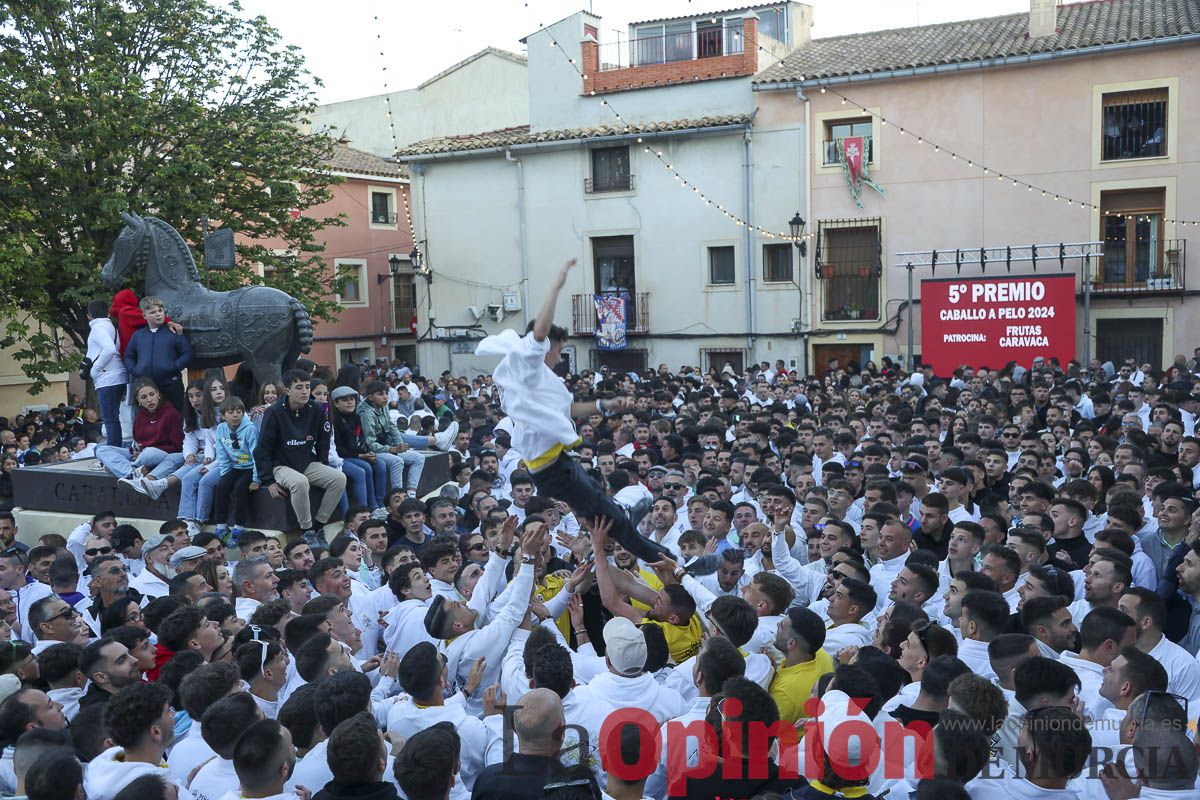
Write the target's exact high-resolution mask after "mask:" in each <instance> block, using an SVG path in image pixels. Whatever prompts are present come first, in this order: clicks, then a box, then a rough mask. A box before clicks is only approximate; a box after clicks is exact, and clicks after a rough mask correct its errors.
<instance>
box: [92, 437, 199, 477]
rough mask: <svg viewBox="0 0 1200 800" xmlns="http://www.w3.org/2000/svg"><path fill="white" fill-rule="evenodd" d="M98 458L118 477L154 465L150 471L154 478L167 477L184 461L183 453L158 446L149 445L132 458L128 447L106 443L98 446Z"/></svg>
mask: <svg viewBox="0 0 1200 800" xmlns="http://www.w3.org/2000/svg"><path fill="white" fill-rule="evenodd" d="M96 458H98V459H99V460H100V463H101V464H103V465H104V466H105V467H107V468H108V471H109V472H111V473H112V474H113V475H116V476H117V477H118V478H125V477H129V476H130V475H132V474H133V473H134V472H135V471H137V470H140V469H141V468H142V467H153V468H154V469H153V470H151V472H150V476H151V477H153V478H165V477H166V476H168V475H171V474H172V473H174V472H175V470H176V469H178V468H179V465H180V464H182V463H183V453H165V452H163V451H162V450H159V449H158V448H157V447H147V448H146V449H145V450H143V451H142V452H140V453H138V457H137V458H131V457H130V455H129V449H128V448H126V447H112V446H110V445H106V444H102V445H100V446H99V447H97V448H96Z"/></svg>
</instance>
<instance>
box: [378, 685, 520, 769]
mask: <svg viewBox="0 0 1200 800" xmlns="http://www.w3.org/2000/svg"><path fill="white" fill-rule="evenodd" d="M461 696H462V695H461V693H460V694H457V695H455V696H454V697H455V698H458V697H461ZM439 722H449V723H450V724H452V725H453V726H454V729H455V730H456V731H458V736H459V740H460V764H459V771H458V774H459V777H461V778H462V782H463V785H465V786H466V787H467V788H468V789H472V790H474V787H475V776H476V775H478V774H479V773H480V772H481V771H482V770H483V768H484V767H486V766H487V765H489V764H498V763H500V762H501V761H503V760H504V746H503V742H502V741H501V739H500V737H498V736H496V735H494V734H493V733H492V732H491V730H490V729H489V728H488V727H487V726H486V725H484V723H483V721H482V720H480V719H477V718H476V717H473V716H470V715H469V714H467V711H466V708H465V707H464V706H463V705H462V703H461V702H455V699H454V698H451V699H450V700H449V701H447V702H446V704H445V705H441V706H426V707H422V706H419V705H417V704H416V703H415V702H413V699H412V698H411V697H404V698H403V699H401V700H398V701H396V703H395V705H393V706H392V709H391V711H389V712H388V718H387V729H388V732H389V733H397V734H399V735H401V736H403V737H404V738H406V739H407V738H409V737H411V736H413V735H414V734H417V733H420V732H421V731H423V730H425V729H426V728H431V727H433V726H434V725H436V724H438V723H439Z"/></svg>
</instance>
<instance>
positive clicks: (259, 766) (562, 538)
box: [0, 264, 1200, 800]
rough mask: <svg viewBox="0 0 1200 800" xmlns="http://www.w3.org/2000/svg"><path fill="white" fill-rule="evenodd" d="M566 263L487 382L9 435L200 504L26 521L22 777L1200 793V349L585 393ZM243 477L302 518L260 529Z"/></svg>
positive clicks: (53, 424)
mask: <svg viewBox="0 0 1200 800" xmlns="http://www.w3.org/2000/svg"><path fill="white" fill-rule="evenodd" d="M570 266H571V265H570V264H568V265H566V266H565V267H564V269H563V271H562V273H561V274H560V276H559V281H558V284H557V285H556V287H555V291H553V292H551V296H550V298H549V299H548V301H547V304H546V306H545V307H544V308H543V309H542V310H541V312H540V313H539V315H538V317H537V319H536V321H535V322H534V323H532V324H531V326H530V329H529V330H528V331H527V332H526V333H525V335H524V336H522V335H520V334H518V333H517V332H515V331H507V332H505V333H504V334H501V335H499V336H495V337H489V339H487V340H484V342H483V343H482V344H481V345H480V348H479V352H480V354H481V355H491V356H497V357H499V361H498V363H497V366H496V367H495V369H494V371H493V372H492V373H491V374H489V375H482V376H479V377H476V378H472V379H469V380H468V379H466V378H461V377H457V376H453V375H450V374H448V373H447V374H443V375H441V376H439V377H436V378H433V379H430V378H422V377H420V376H418V375H416V374H414V373H413V372H412V371H411V370H410V369H409V368H407V367H400V366H398V365H386V364H380V365H376V366H374V367H370V368H368V369H367V370H366V372H365V373H364V372H362V371H358V372H357V374H355V371H343V372H342V373H339V374H338V375H336V376H332V377H331V378H323V377H321V370H320V369H319V368H318V369H312V368H311V367H310V368H301V369H299V370H294V371H289V372H288V373H286V374H285V375H284V377H283V379H282V381H281V384H280V386H278V387H271V388H273V389H274V392H273V393H272V394H267V393H266V391H265V390H266V389H267V388H268V387H263V393H262V394H261V399H260V400H259V402H246V400H245V399H243V398H241V397H240V396H239V395H238V394H237V393H236V391H235V386H236V384H237V383H238V381H237V379H235V380H234V381H231V382H230V384H226V383H225V382H224V379H223V378H221V377H218V376H210V377H209V378H208V379H207V380H206V381H205V382H204V383H203V384H202V385H199V386H195V387H191V386H189V387H184V386H182V385H181V386H180V387H179V388H180V389H181V390H183V391H184V400H183V403H184V404H186V406H185V410H187V411H188V413H189V414H190V415H191V416H190V417H188V416H186V415H185V418H183V419H181V418H180V415H179V413H178V412H176V413H175V415H174V417H171V416H170V415H169V414H165V413H164V412H165V411H166V409H169V408H172V407H173V405H174V404H173V402H172V400H171V399H170V398H171V390H170V389H168V388H167V387H163V386H158V385H157V383H159V382H162V381H161V380H160V381H158V382H151V381H153V380H154V378H153V377H150V378H149V379H147V376H145V375H141V376H138V382H136V383H135V389H134V392H133V395H134V398H135V402H136V403H137V405H138V406H139V407H140V410H139V411H138V415H139V416H138V419H141V420H142V422H141V423H140V425H139V423H138V422H136V421H135V424H134V431H133V435H134V439H135V440H136V441H139V442H141V443H142V447H141V449H140V452H138V453H136V454H134V453H127V452H126V453H122V452H113V451H114V450H116V451H122V449H124V451H128V447H127V446H126V445H125V444H124V442H119V443H118V444H112V443H111V442H112V438H111V436H112V434H111V431H109V430H108V423H109V420H110V419H111V418H112V416H111V414H108V415H106V414H105V413H102V414H101V415H100V416H101V417H102V418H103V419H104V425H103V427H102V428H97V427H96V422H97V420H96V419H95V415H91V417H90V420H89V412H88V411H86V410H85V411H83V412H81V413H76V412H75V411H73V410H70V409H58V410H52V411H51V412H50V413H48V414H43V415H36V414H35V415H30V416H29V418H26V419H15V420H13V421H12V422H11V424H9V425H6V426H3V430H0V447H3V449H4V455H3V462H2V464H3V465H4V468H5V470H7V465H9V464H12V465H13V466H12V469H17V468H20V467H19V466H18V465H20V464H22V463H24V464H30V463H31V462H32V463H38V462H39V461H40V462H41V463H45V462H46V461H48V460H53V459H54V457H53V456H52V457H49V458H36V457H35V458H32V459H31V455H33V454H35V453H47V452H50V453H52V452H55V450H54V448H55V447H57V446H58V444H59V443H60V442H65V443H66V445H67V450H69V451H71V453H70V454H68V455H67V456H66V457H67V458H70V457H71V456H72V455H74V454H75V447H74V445H72V444H71V440H72V438H73V437H82V438H84V439H85V440H87V441H89V442H91V441H94V440H95V438H96V437H97V436H105V437H107V438H106V439H105V441H107V442H108V444H106V445H104V446H102V447H100V448H98V449H97V455H98V456H99V460H100V461H101V462H103V463H104V465H105V468H107V469H109V470H112V471H114V472H117V473H120V477H121V478H123V479H126V480H128V481H129V482H130V483H131V484H137V485H140V486H143V487H144V488H145V489H146V491H148V492H149V493H153V492H156V491H159V490H160V488H161V487H163V486H165V485H167V484H169V483H170V482H171V481H177V482H179V484H180V486H181V487H182V489H183V496H184V501H183V502H182V503H181V506H180V514H179V518H178V519H175V520H172V521H170V522H167V523H165V524H163V526H162V527H161V529H160V530H159V531H158V532H156V533H154V534H153V535H150V536H148V537H146V536H144V535H143V534H142V533H141V532H139V529H138V528H136V527H134V526H132V525H129V524H122V523H121V521H120V519H119V518H118V517H117V516H115V515H114V514H113V513H112V512H111V511H107V510H100V509H97V512H98V513H97V514H96V515H95V516H94V517H93V518H92V519H90V520H89V521H88V522H86V523H84V524H82V525H80V526H79V527H78V528H76V529H74V530H71V531H64V532H63V535H57V534H51V535H46V536H43V537H41V539H40V540H38V541H37V543H36V546H34V547H27V546H26V545H25V544H23V543H22V542H20V541H19V540H18V535H17V534H18V532H17V528H16V523H15V521H14V519H13V515H12V514H11V513H9V512H0V545H3V546H4V548H5V549H4V550H3V551H0V588H4V589H6V590H7V592H8V595H9V599H7V600H0V615H2V616H3V618H2V619H0V639H7V640H8V641H9V642H10V646H9V647H7V648H0V696H2V697H3V700H2V702H0V743H2V744H3V745H4V746H5V749H4V754H3V757H2V758H0V790H2V791H4V792H6V793H7V794H10V795H17V796H23V797H29V798H31V799H32V800H40V799H41V798H55V799H56V800H57V798H66V797H79V796H83V795H82V794H81V792H82V791H85V792H86V796H87V797H89V798H98V799H99V800H108V799H109V798H118V799H119V800H130V799H131V798H138V800H142V799H143V798H146V799H148V800H149V799H153V800H157V799H158V798H167V797H176V796H178V797H195V798H198V799H200V800H203V799H205V798H207V799H209V800H219V799H221V798H224V800H236V799H238V798H284V799H287V798H307V797H309V796H315V797H317V798H319V799H320V800H326V799H328V800H336V799H338V798H350V797H355V798H395V797H407V798H409V800H427V798H439V799H441V798H446V797H453V798H462V797H467V796H471V797H475V798H486V799H487V800H491V799H492V798H496V799H500V798H503V799H504V800H509V799H515V798H534V797H539V798H540V797H550V798H558V799H560V800H574V798H600V797H611V798H616V799H617V800H635V799H636V798H655V800H662V799H663V798H666V797H697V798H700V797H720V798H758V797H762V798H774V797H793V798H805V800H812V798H826V797H845V798H864V799H865V800H870V798H876V797H883V796H886V797H889V798H890V797H896V798H910V797H915V798H919V799H920V800H958V798H968V797H969V798H973V800H992V798H1000V797H1010V798H1077V799H1078V800H1084V798H1104V797H1108V798H1113V799H1114V800H1116V798H1129V797H1139V796H1140V797H1144V798H1194V797H1196V796H1198V795H1197V791H1198V788H1197V773H1198V767H1200V762H1198V758H1197V751H1196V748H1195V746H1194V744H1193V742H1192V736H1193V731H1194V729H1195V718H1196V715H1197V711H1198V710H1200V662H1198V660H1197V652H1198V651H1200V511H1198V495H1197V488H1198V487H1200V438H1197V435H1196V431H1195V423H1196V416H1195V415H1196V413H1197V403H1198V402H1200V379H1198V378H1197V377H1196V375H1195V369H1196V366H1195V365H1194V364H1193V363H1189V362H1188V361H1187V360H1186V359H1184V358H1183V357H1179V358H1177V359H1176V361H1175V363H1174V364H1173V365H1172V367H1171V368H1170V369H1168V370H1166V371H1158V370H1155V369H1154V368H1153V366H1152V365H1148V364H1136V363H1133V362H1130V363H1126V364H1123V365H1121V366H1119V367H1116V366H1114V365H1111V364H1108V365H1104V364H1098V363H1093V364H1089V365H1081V364H1077V363H1071V364H1067V365H1060V364H1057V363H1053V362H1044V361H1042V360H1041V359H1038V360H1036V361H1035V362H1034V363H1033V364H1031V365H1028V366H1021V365H1014V364H1009V365H1006V366H1005V367H1004V368H1003V369H992V368H989V367H986V366H977V367H975V368H971V367H963V368H962V369H960V370H956V371H955V373H954V374H953V375H946V376H938V375H934V374H932V373H931V372H930V371H929V370H927V369H926V370H917V371H913V372H909V371H906V370H905V369H903V368H902V367H900V366H899V365H896V364H893V363H891V362H889V361H887V360H884V361H883V362H882V363H881V365H880V367H878V368H877V367H876V365H875V364H871V363H868V364H865V365H861V367H860V366H859V365H852V364H847V365H842V364H839V363H837V362H835V361H834V362H830V363H829V364H827V365H824V366H825V367H826V371H825V372H824V373H823V375H822V376H821V377H820V378H815V377H812V376H799V375H796V374H795V373H794V372H792V371H789V370H788V369H787V368H786V365H785V364H784V363H783V362H776V364H775V365H774V366H772V365H771V364H769V363H763V364H755V365H751V366H750V367H749V369H748V370H746V371H745V373H744V374H741V375H738V374H735V373H734V371H733V370H732V369H724V370H720V371H718V370H711V371H708V372H702V371H700V370H696V369H690V368H683V369H681V370H679V371H677V372H673V371H671V370H670V369H669V368H668V367H667V366H666V365H662V366H660V367H658V369H657V370H654V371H652V372H647V373H645V374H640V375H639V374H623V373H622V374H617V373H610V372H609V371H608V370H604V369H601V370H599V371H597V372H596V373H590V372H584V373H582V374H579V375H561V372H562V370H561V368H560V364H561V356H560V354H561V348H562V344H563V342H564V340H565V338H566V333H565V331H563V330H562V329H560V328H558V327H557V326H554V325H553V322H552V314H553V308H554V302H555V299H556V295H557V289H558V288H561V285H562V282H563V280H564V279H565V275H566V273H567V271H568V270H569V269H570ZM104 305H105V304H101V306H100V307H98V313H102V312H103V311H104V310H106V309H104V308H103V306H104ZM147 305H149V307H147ZM143 309H144V310H145V311H146V313H145V321H146V322H148V323H149V325H150V326H153V328H154V330H155V331H160V330H169V329H166V328H164V327H163V326H164V325H165V323H164V321H163V320H161V319H157V318H155V317H154V316H153V313H154V308H153V304H152V303H150V304H147V302H146V301H143ZM154 335H157V333H155V334H154ZM182 335H183V336H186V331H184V332H183V334H182ZM302 367H303V365H302ZM92 369H93V376H94V375H95V372H94V370H95V365H94V364H93V367H92ZM556 370H557V372H556ZM157 377H159V378H160V379H161V378H162V377H163V376H157ZM322 387H324V388H328V389H329V390H328V394H327V397H328V400H326V399H325V397H326V395H325V394H324V393H321V392H320V389H321V388H322ZM329 387H332V388H329ZM193 388H194V389H195V395H194V397H193V396H192V390H193ZM233 401H237V402H233ZM117 402H118V403H119V402H120V397H117ZM398 418H399V419H403V420H404V421H405V422H407V423H408V425H407V426H405V425H404V424H403V423H402V424H400V425H397V420H398ZM188 419H191V427H190V428H189V427H188V426H189V423H188ZM413 419H419V420H421V421H422V422H424V421H425V420H428V422H427V423H424V424H418V425H417V426H415V427H414V426H413V425H412V420H413ZM152 420H154V422H152ZM89 425H90V426H92V427H91V428H88V427H86V426H89ZM154 425H160V426H161V427H158V428H155V430H154V432H153V433H145V431H146V430H147V429H149V428H152V427H154ZM31 427H32V430H30V428H31ZM406 427H407V428H408V429H409V430H411V431H413V433H408V434H406V433H402V432H401V431H403V430H405V428H406ZM203 430H211V432H212V433H211V434H210V436H211V443H212V446H213V448H214V449H213V451H212V452H213V453H214V456H213V458H212V459H211V460H207V461H206V460H205V457H204V456H202V455H201V454H202V453H206V452H208V451H207V450H205V449H204V447H205V445H204V444H203V443H204V442H205V441H206V440H205V439H204V436H203V435H201V436H197V437H194V439H193V441H195V442H197V443H198V444H197V445H196V446H194V449H192V450H191V451H190V455H191V459H190V460H189V456H188V455H186V454H185V455H183V457H182V459H179V460H172V459H171V458H170V456H171V455H179V454H184V447H185V442H186V441H187V437H188V436H189V435H191V434H192V433H195V432H196V431H203ZM139 431H141V432H142V433H144V434H145V439H141V438H139V435H140V434H139ZM447 431H453V433H452V435H451V436H449V437H447V436H446V433H447ZM405 436H410V437H415V438H407V439H406V438H405ZM421 437H425V438H424V439H422V438H421ZM168 438H169V439H171V441H172V442H177V443H178V446H177V447H176V449H175V450H169V451H164V452H165V453H166V456H165V457H163V458H161V459H159V460H157V461H153V459H154V458H157V456H147V454H148V453H150V452H151V451H152V450H164V448H161V447H159V444H160V443H162V442H163V441H164V440H166V439H168ZM35 444H37V445H43V444H44V445H45V446H35ZM430 447H437V448H438V449H444V450H446V451H448V452H449V455H450V458H451V462H452V469H451V481H450V482H449V483H447V484H446V485H444V486H442V487H440V488H439V489H438V490H437V491H435V492H433V493H432V494H430V495H428V496H426V497H422V498H418V497H415V496H413V490H414V489H415V487H416V483H415V481H413V480H412V479H411V478H410V476H411V473H412V472H414V471H417V472H418V474H419V467H420V464H419V463H418V462H417V461H416V460H415V459H413V458H411V457H410V458H408V459H404V458H399V457H400V456H404V455H405V454H406V453H414V452H416V453H419V451H420V450H423V449H428V448H430ZM106 448H107V449H106ZM81 452H82V451H81ZM339 454H340V463H339V461H338V460H337V459H338V458H339ZM118 456H120V458H118ZM371 456H374V458H371ZM391 456H397V458H391ZM353 461H359V462H361V463H360V464H359V465H357V469H358V470H359V477H360V478H361V481H359V482H356V481H355V479H354V478H353V477H352V476H353V474H354V469H355V468H356V467H355V466H351V468H350V469H347V468H346V465H347V464H348V463H350V462H353ZM214 464H215V465H216V467H215V468H212V467H211V465H214ZM164 465H168V466H164ZM206 465H207V466H210V469H208V470H203V471H202V469H201V468H202V467H203V466H206ZM188 467H192V468H193V469H192V470H191V471H190V472H189V471H187V469H188ZM142 469H145V470H146V474H145V475H144V476H142V475H138V474H136V473H137V472H138V471H141V470H142ZM129 470H133V472H132V473H131V472H130V471H129ZM123 471H124V472H123ZM181 473H182V474H181ZM214 473H215V474H217V475H218V476H219V477H218V478H212V479H209V477H208V476H209V475H210V474H214ZM380 473H382V474H383V476H384V480H383V481H382V482H376V475H378V474H380ZM231 475H232V476H233V477H232V478H230V477H229V476H231ZM193 476H194V477H193ZM0 477H2V476H0ZM163 481H165V482H167V483H166V484H164V483H162V482H163ZM206 481H207V483H208V485H207V487H206ZM302 481H307V482H309V483H311V484H312V485H314V486H316V487H319V488H321V489H322V490H323V500H322V501H321V503H320V506H319V508H317V509H316V510H315V511H314V510H310V509H309V508H308V507H307V495H308V492H307V490H306V489H307V486H306V484H305V483H303V482H302ZM251 488H253V489H255V490H259V491H262V490H266V491H272V490H273V489H274V488H278V489H279V491H280V494H279V495H278V496H280V497H282V496H283V494H284V493H286V494H287V495H288V496H289V497H290V499H291V501H292V503H293V506H294V510H295V512H296V516H297V518H298V520H299V521H300V523H301V528H302V531H301V532H302V533H303V534H304V535H293V536H288V537H285V538H284V539H280V538H276V537H274V536H268V535H266V534H264V533H262V532H260V531H257V530H253V529H249V528H246V527H245V526H244V524H242V525H239V521H240V522H241V523H244V521H245V517H244V516H241V517H239V514H244V511H245V503H244V493H245V492H248V491H250V490H251ZM300 488H304V489H305V491H299V489H300ZM189 492H190V493H191V494H189ZM372 492H373V494H372ZM298 495H303V497H304V500H303V503H300V502H298ZM189 498H190V499H189ZM239 498H242V499H239ZM12 502H14V503H15V505H16V506H18V507H19V506H20V498H19V497H15V498H12ZM206 502H211V503H213V507H214V508H215V509H216V512H215V516H210V515H208V514H207V513H206V512H205V510H204V509H203V508H202V506H203V505H204V503H206ZM339 505H340V507H341V508H340V511H341V513H340V516H339ZM225 512H228V514H229V516H228V517H227V516H225ZM206 521H210V522H215V523H217V527H216V528H208V527H207V526H203V525H202V523H204V522H206ZM321 523H328V524H327V526H326V527H325V528H324V529H322V527H321ZM298 533H299V532H298ZM326 533H328V534H329V535H328V536H325V535H324V534H326ZM848 731H853V732H854V733H853V734H849V733H848Z"/></svg>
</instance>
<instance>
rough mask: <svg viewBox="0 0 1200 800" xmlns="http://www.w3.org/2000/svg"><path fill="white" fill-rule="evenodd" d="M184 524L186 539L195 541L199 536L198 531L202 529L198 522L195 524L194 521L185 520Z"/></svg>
mask: <svg viewBox="0 0 1200 800" xmlns="http://www.w3.org/2000/svg"><path fill="white" fill-rule="evenodd" d="M184 523H185V524H186V525H187V529H188V538H190V539H195V538H196V537H197V536H199V535H200V531H201V530H202V527H201V525H200V523H199V522H197V521H196V520H194V519H185V520H184Z"/></svg>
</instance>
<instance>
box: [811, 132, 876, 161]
mask: <svg viewBox="0 0 1200 800" xmlns="http://www.w3.org/2000/svg"><path fill="white" fill-rule="evenodd" d="M862 140H863V147H865V148H866V150H867V152H866V153H864V154H863V157H864V158H865V160H866V162H867V163H868V164H869V163H871V158H872V157H873V156H874V151H873V150H872V146H871V137H870V136H864V137H862ZM841 141H842V140H841V139H833V140H831V141H828V142H821V144H822V145H823V146H824V150H825V158H824V166H826V167H831V166H833V165H834V164H838V163H840V162H841V158H840V157H839V155H838V151H839V150H840V148H839V147H838V143H839V142H841Z"/></svg>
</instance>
